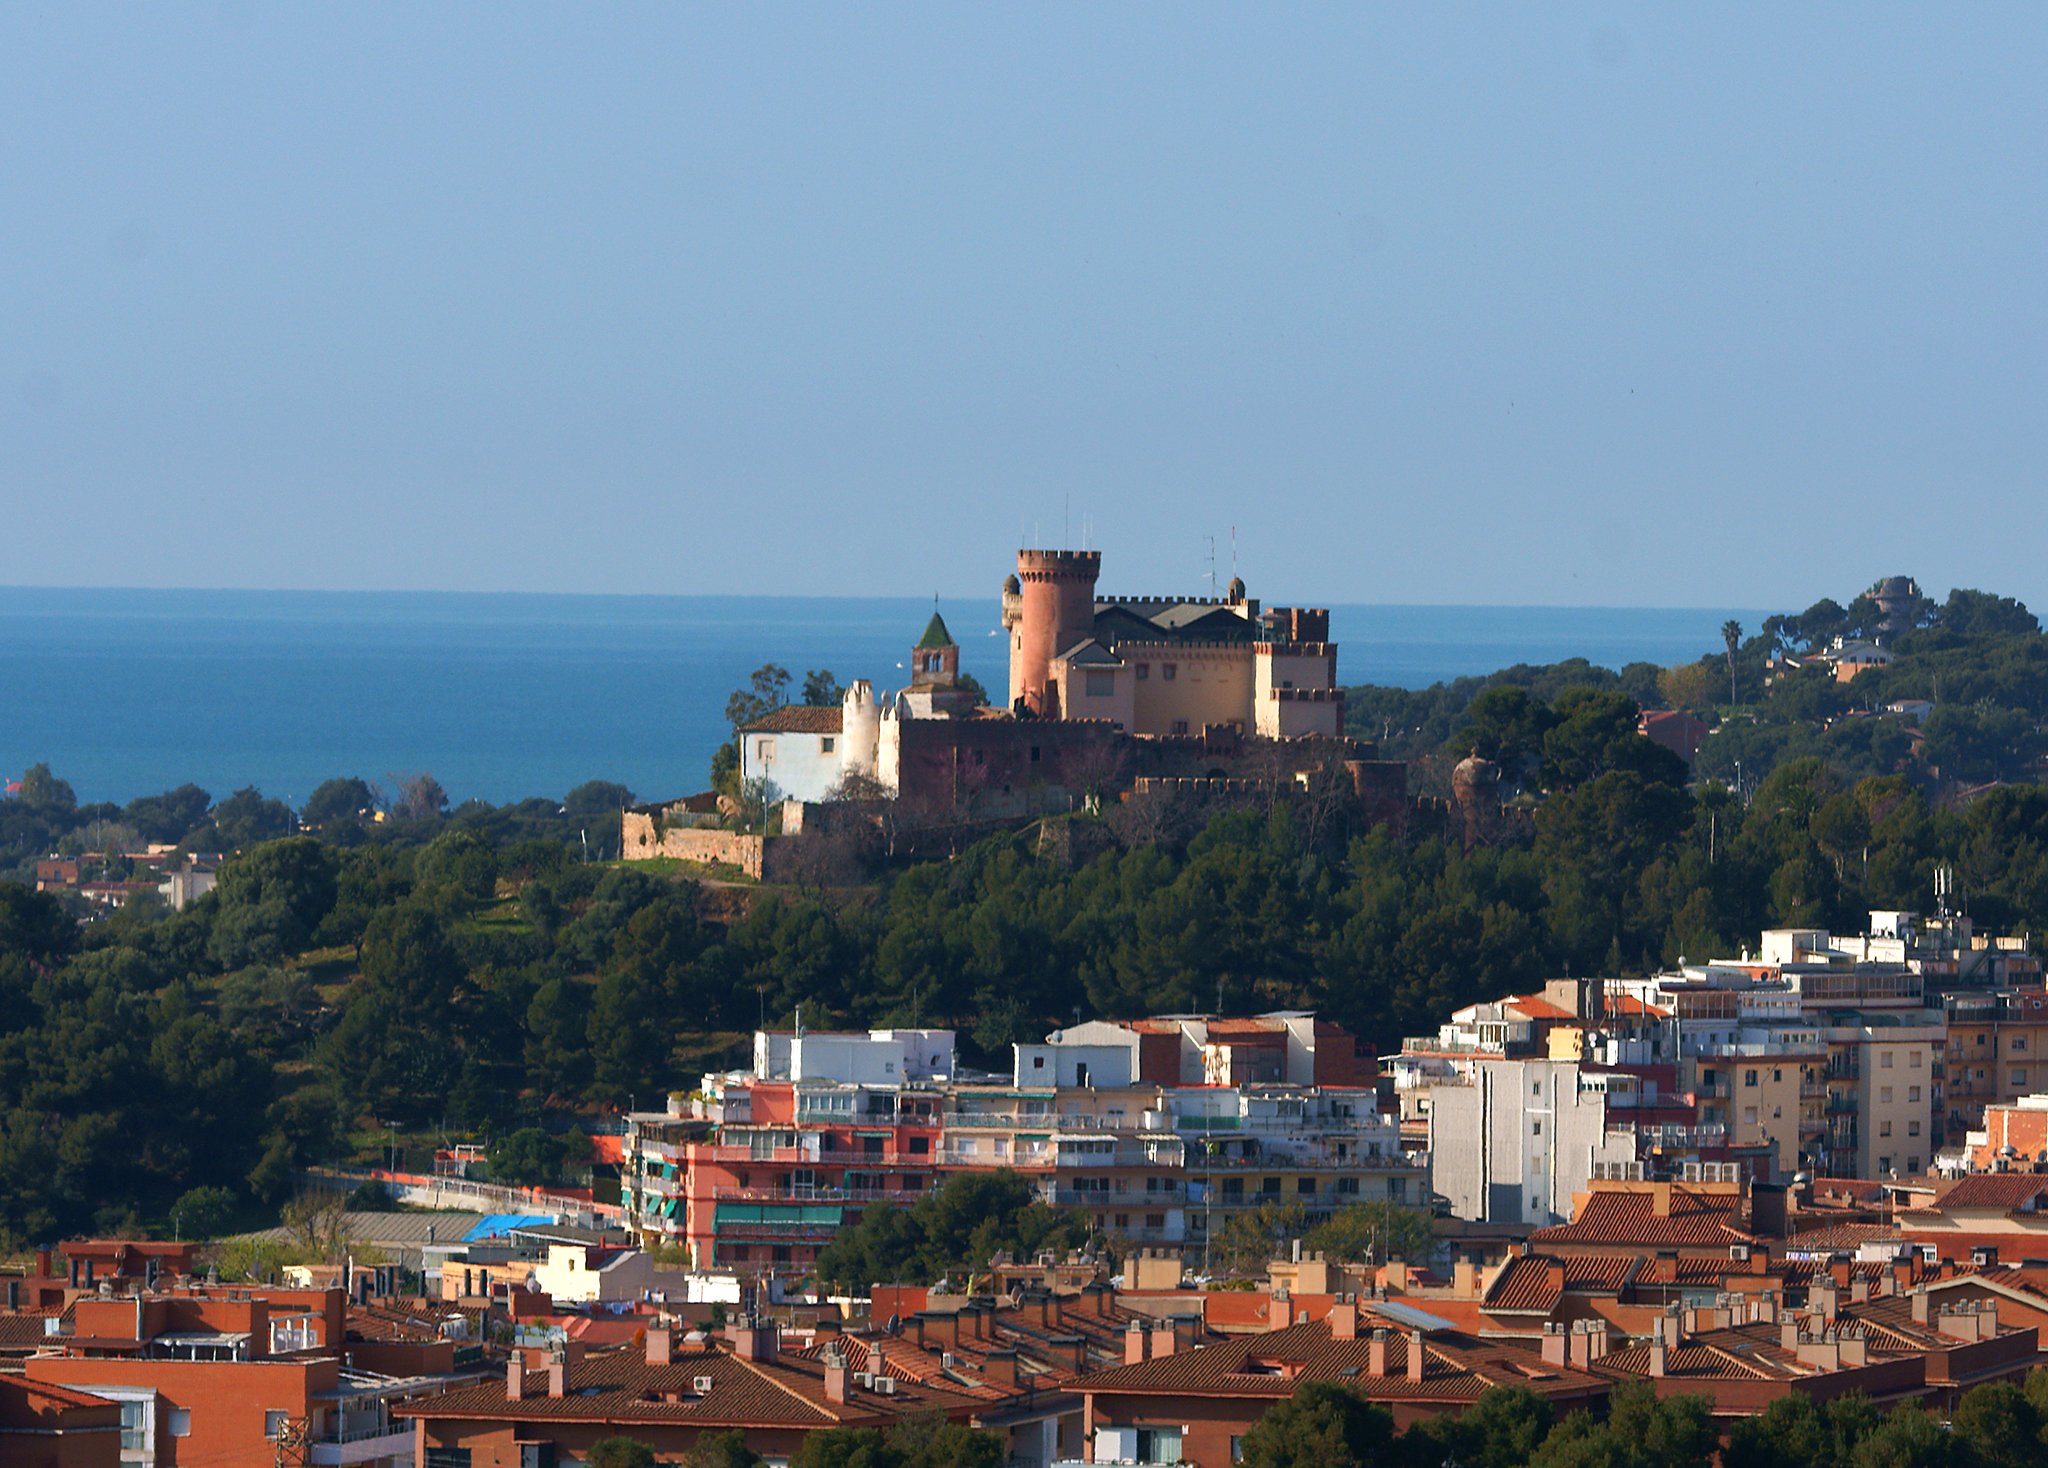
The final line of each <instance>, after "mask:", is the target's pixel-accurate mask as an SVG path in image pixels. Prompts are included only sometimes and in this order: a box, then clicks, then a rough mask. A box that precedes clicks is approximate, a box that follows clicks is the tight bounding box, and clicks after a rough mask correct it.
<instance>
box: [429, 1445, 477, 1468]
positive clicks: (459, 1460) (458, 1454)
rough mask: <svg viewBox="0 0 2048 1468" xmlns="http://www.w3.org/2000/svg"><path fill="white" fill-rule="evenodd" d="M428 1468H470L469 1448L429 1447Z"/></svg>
mask: <svg viewBox="0 0 2048 1468" xmlns="http://www.w3.org/2000/svg"><path fill="white" fill-rule="evenodd" d="M426 1468H469V1449H468V1448H428V1449H427V1462H426Z"/></svg>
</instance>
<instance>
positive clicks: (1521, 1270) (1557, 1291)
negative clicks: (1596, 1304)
mask: <svg viewBox="0 0 2048 1468" xmlns="http://www.w3.org/2000/svg"><path fill="white" fill-rule="evenodd" d="M1652 1262H1661V1261H1652ZM1719 1262H1720V1263H1721V1264H1723V1265H1724V1266H1725V1264H1726V1261H1725V1260H1723V1261H1719ZM1644 1263H1645V1261H1644V1260H1643V1259H1642V1258H1641V1256H1639V1255H1636V1254H1593V1255H1587V1256H1585V1257H1582V1258H1577V1259H1550V1258H1545V1257H1544V1256H1542V1255H1527V1256H1524V1257H1522V1258H1520V1259H1513V1260H1510V1261H1509V1262H1508V1265H1507V1267H1506V1268H1505V1269H1503V1270H1501V1272H1500V1273H1499V1274H1498V1275H1496V1276H1495V1277H1494V1281H1493V1284H1492V1285H1491V1287H1489V1288H1488V1290H1487V1291H1486V1308H1487V1309H1489V1310H1541V1311H1543V1312H1545V1313H1546V1314H1547V1313H1548V1312H1550V1311H1551V1310H1553V1309H1555V1308H1556V1307H1557V1303H1558V1301H1559V1300H1561V1299H1563V1298H1564V1295H1565V1292H1566V1291H1568V1290H1569V1291H1574V1292H1576V1293H1579V1294H1607V1295H1611V1294H1616V1293H1618V1292H1619V1291H1620V1290H1621V1288H1622V1287H1623V1286H1624V1285H1626V1284H1627V1283H1628V1282H1629V1280H1630V1279H1631V1278H1632V1277H1634V1276H1635V1274H1636V1272H1637V1271H1638V1270H1639V1269H1641V1268H1642V1267H1643V1265H1644Z"/></svg>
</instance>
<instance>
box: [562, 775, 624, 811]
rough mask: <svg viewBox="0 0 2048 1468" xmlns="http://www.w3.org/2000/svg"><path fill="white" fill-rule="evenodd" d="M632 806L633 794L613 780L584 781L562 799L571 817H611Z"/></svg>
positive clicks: (563, 807) (564, 809) (563, 806)
mask: <svg viewBox="0 0 2048 1468" xmlns="http://www.w3.org/2000/svg"><path fill="white" fill-rule="evenodd" d="M631 804H633V792H632V791H631V790H628V789H627V788H626V787H625V786H624V785H621V784H619V783H618V782H617V781H614V780H585V781H584V782H583V783H582V784H581V785H578V786H577V787H576V788H575V789H574V790H571V791H570V792H569V793H568V794H567V795H565V796H563V797H562V810H563V811H564V813H566V814H568V815H572V816H613V815H617V814H618V813H619V812H620V811H622V810H624V809H625V808H626V807H627V806H629V805H631Z"/></svg>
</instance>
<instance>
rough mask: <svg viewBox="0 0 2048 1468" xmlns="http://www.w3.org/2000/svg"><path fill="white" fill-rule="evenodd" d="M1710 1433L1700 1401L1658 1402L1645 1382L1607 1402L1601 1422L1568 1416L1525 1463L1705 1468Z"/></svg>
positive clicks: (1547, 1467) (1620, 1389) (1534, 1466)
mask: <svg viewBox="0 0 2048 1468" xmlns="http://www.w3.org/2000/svg"><path fill="white" fill-rule="evenodd" d="M1715 1438H1716V1433H1715V1429H1714V1424H1713V1418H1712V1416H1711V1414H1710V1411H1709V1403H1708V1401H1707V1399H1706V1398H1705V1397H1692V1396H1679V1397H1665V1398H1662V1399H1659V1398H1658V1396H1657V1394H1656V1392H1655V1391H1654V1390H1653V1389H1652V1388H1651V1386H1650V1384H1649V1383H1648V1382H1646V1381H1632V1382H1626V1383H1624V1384H1622V1385H1620V1386H1617V1387H1615V1388H1614V1391H1613V1393H1612V1394H1611V1396H1610V1397H1609V1398H1608V1409H1607V1416H1606V1417H1605V1418H1604V1419H1603V1418H1595V1417H1592V1416H1590V1415H1589V1414H1587V1413H1584V1412H1574V1413H1572V1414H1571V1415H1570V1416H1569V1417H1567V1418H1565V1419H1564V1421H1562V1422H1560V1423H1559V1424H1558V1425H1557V1426H1556V1427H1555V1428H1553V1429H1552V1430H1551V1432H1550V1434H1549V1436H1547V1437H1546V1438H1544V1440H1543V1446H1542V1447H1540V1448H1538V1449H1537V1450H1536V1453H1535V1455H1534V1456H1533V1457H1531V1458H1530V1459H1529V1462H1530V1464H1531V1468H1708V1465H1709V1464H1711V1463H1712V1462H1713V1458H1714V1447H1715Z"/></svg>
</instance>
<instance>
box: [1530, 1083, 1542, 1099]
mask: <svg viewBox="0 0 2048 1468" xmlns="http://www.w3.org/2000/svg"><path fill="white" fill-rule="evenodd" d="M1529 1094H1530V1095H1531V1096H1541V1095H1542V1094H1543V1082H1541V1081H1531V1082H1529Z"/></svg>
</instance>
